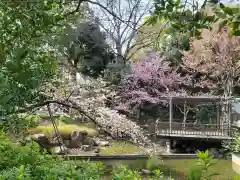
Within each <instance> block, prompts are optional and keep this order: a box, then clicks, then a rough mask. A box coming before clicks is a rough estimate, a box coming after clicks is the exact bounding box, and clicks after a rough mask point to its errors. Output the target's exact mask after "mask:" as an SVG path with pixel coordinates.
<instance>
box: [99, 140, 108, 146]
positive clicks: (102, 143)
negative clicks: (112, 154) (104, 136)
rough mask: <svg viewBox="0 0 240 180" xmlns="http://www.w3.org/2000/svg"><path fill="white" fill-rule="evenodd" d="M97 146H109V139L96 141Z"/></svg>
mask: <svg viewBox="0 0 240 180" xmlns="http://www.w3.org/2000/svg"><path fill="white" fill-rule="evenodd" d="M96 143H97V144H98V145H99V146H102V147H103V146H109V141H98V142H96Z"/></svg>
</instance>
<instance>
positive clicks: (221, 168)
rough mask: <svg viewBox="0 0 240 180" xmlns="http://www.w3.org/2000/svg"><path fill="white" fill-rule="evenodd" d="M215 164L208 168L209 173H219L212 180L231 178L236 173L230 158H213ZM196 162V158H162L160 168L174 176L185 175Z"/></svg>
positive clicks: (180, 178) (228, 179) (180, 179)
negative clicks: (162, 162)
mask: <svg viewBox="0 0 240 180" xmlns="http://www.w3.org/2000/svg"><path fill="white" fill-rule="evenodd" d="M214 161H215V162H216V165H214V166H212V167H210V168H209V171H210V172H211V173H214V172H217V173H219V174H220V175H219V176H216V177H213V178H212V180H232V179H234V177H235V178H236V176H237V174H236V173H235V172H234V171H233V170H232V161H231V160H214ZM195 163H196V159H185V160H164V165H163V167H162V168H160V169H161V170H162V171H163V172H164V171H165V172H168V173H171V174H172V175H173V176H174V177H179V180H182V179H183V177H187V174H188V172H189V169H190V168H191V167H193V166H194V165H195ZM176 180H178V178H176Z"/></svg>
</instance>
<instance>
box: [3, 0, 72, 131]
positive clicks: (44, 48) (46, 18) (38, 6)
mask: <svg viewBox="0 0 240 180" xmlns="http://www.w3.org/2000/svg"><path fill="white" fill-rule="evenodd" d="M71 9H72V8H71V4H65V5H64V4H63V2H61V1H54V2H53V1H39V2H38V3H34V2H31V1H28V0H27V1H22V2H21V1H17V2H15V1H1V2H0V14H1V16H0V29H1V30H0V33H1V42H0V59H1V61H0V68H1V72H0V87H1V88H0V98H1V102H0V114H1V124H2V125H3V124H4V125H5V128H7V127H9V124H11V125H14V123H15V122H16V117H11V119H13V121H11V122H10V121H9V120H10V119H9V117H8V116H9V115H10V114H11V116H12V115H14V113H15V112H17V111H18V110H19V108H22V107H24V106H26V105H27V104H32V103H34V102H36V101H40V100H41V96H40V95H39V91H40V88H41V87H43V86H44V84H45V83H46V82H49V81H50V80H51V79H52V77H53V76H54V75H55V74H56V73H57V63H58V57H59V55H60V53H59V51H58V50H57V46H56V44H55V42H56V40H57V38H58V36H57V35H59V34H61V33H62V32H63V30H64V29H65V28H67V26H68V25H70V24H71V22H72V21H70V20H69V19H68V18H67V15H66V14H67V13H68V12H69V11H71ZM6 119H8V122H7V121H6Z"/></svg>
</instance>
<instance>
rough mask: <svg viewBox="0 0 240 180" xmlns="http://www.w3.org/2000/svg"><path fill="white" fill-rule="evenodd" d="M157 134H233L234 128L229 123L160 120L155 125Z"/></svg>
mask: <svg viewBox="0 0 240 180" xmlns="http://www.w3.org/2000/svg"><path fill="white" fill-rule="evenodd" d="M155 132H156V134H166V135H167V134H169V135H173V134H175V135H177V134H179V135H194V136H197V135H199V136H204V135H205V136H232V135H233V133H234V132H233V129H232V128H230V127H229V126H227V125H218V124H194V123H184V124H183V123H171V124H170V123H169V122H159V123H158V124H156V126H155Z"/></svg>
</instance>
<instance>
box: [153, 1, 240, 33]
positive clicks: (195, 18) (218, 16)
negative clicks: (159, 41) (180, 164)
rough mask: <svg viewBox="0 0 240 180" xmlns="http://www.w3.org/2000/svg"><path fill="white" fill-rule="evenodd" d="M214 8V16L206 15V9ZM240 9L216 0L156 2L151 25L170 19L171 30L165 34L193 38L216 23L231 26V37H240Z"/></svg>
mask: <svg viewBox="0 0 240 180" xmlns="http://www.w3.org/2000/svg"><path fill="white" fill-rule="evenodd" d="M209 6H212V7H213V8H212V11H213V14H207V13H205V9H206V8H207V7H209ZM239 17H240V16H239V8H238V7H228V6H225V5H224V4H223V3H221V2H219V1H215V0H211V1H207V0H204V1H203V2H201V3H199V1H191V2H189V1H188V0H185V1H180V0H176V1H175V0H167V1H166V0H155V11H154V14H153V16H152V18H150V19H149V23H150V24H151V23H156V21H157V20H158V19H162V18H165V19H168V20H169V22H168V23H169V24H170V28H168V29H166V30H165V32H166V33H169V34H172V33H173V32H174V31H179V32H183V33H188V32H189V30H191V31H190V32H189V33H191V36H198V35H200V30H201V29H204V28H206V29H210V28H211V26H212V24H213V23H214V22H217V21H218V22H219V23H220V24H221V27H223V26H229V27H230V29H231V31H230V32H231V35H236V36H239V26H240V24H239V21H240V20H239Z"/></svg>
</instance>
